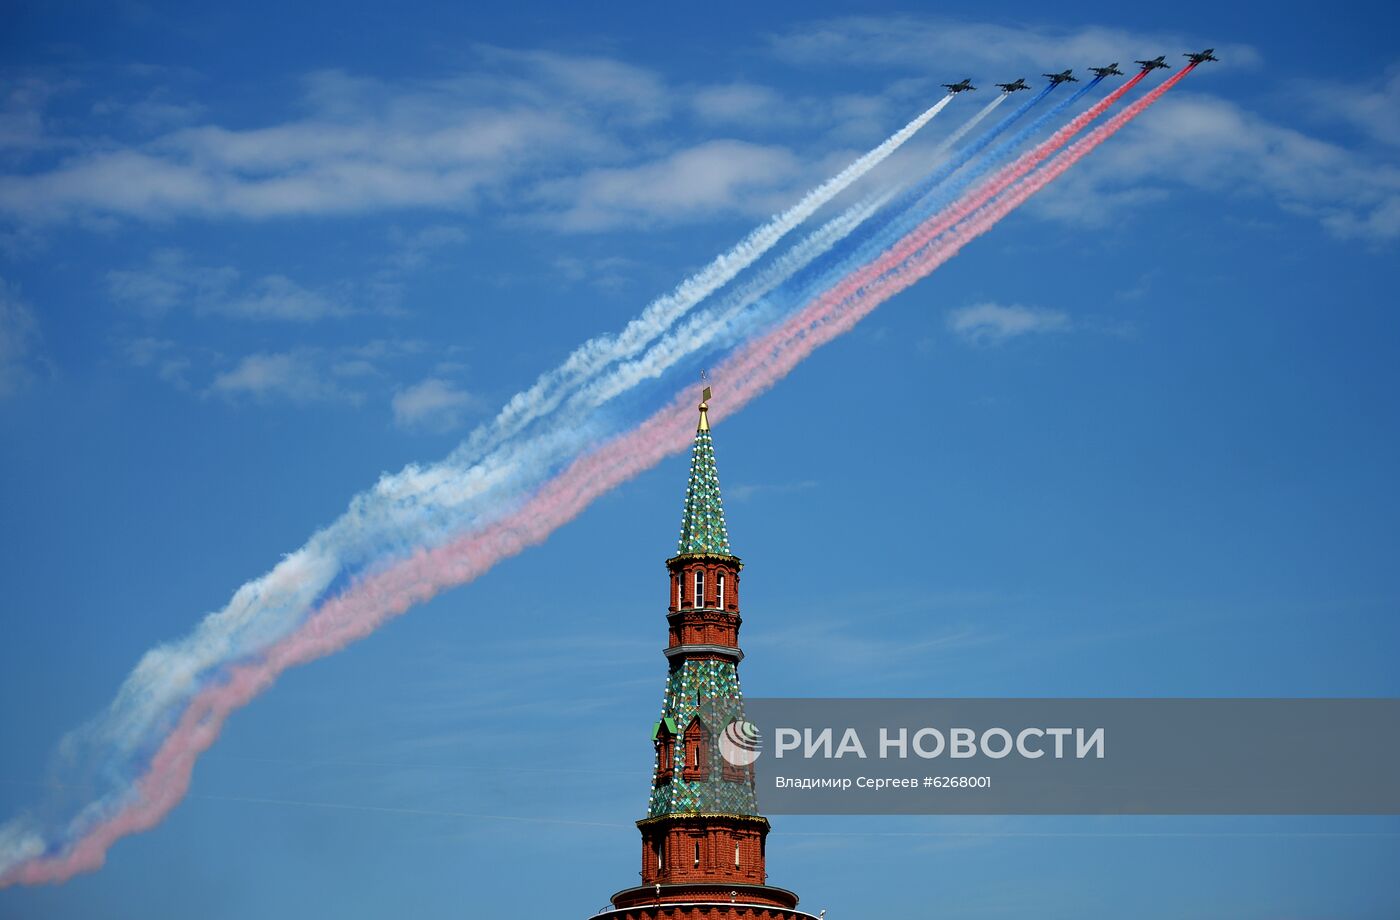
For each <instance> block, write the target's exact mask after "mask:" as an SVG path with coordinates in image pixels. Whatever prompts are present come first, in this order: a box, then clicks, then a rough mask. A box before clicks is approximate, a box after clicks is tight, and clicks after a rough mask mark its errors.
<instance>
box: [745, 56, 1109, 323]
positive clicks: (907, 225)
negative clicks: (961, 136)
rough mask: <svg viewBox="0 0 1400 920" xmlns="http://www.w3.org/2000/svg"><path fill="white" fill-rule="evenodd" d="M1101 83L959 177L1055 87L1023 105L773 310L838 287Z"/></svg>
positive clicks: (815, 267) (784, 292) (799, 279)
mask: <svg viewBox="0 0 1400 920" xmlns="http://www.w3.org/2000/svg"><path fill="white" fill-rule="evenodd" d="M1102 80H1103V78H1102V77H1095V78H1094V79H1092V80H1090V81H1089V82H1088V83H1086V84H1084V86H1082V87H1080V88H1079V89H1078V90H1077V91H1075V92H1074V93H1073V94H1071V95H1070V96H1068V97H1066V98H1064V99H1062V100H1060V101H1059V102H1057V103H1056V104H1055V105H1054V107H1053V108H1051V109H1049V110H1048V111H1046V112H1045V113H1044V114H1042V115H1041V116H1040V117H1039V118H1037V119H1036V120H1035V121H1033V122H1031V123H1030V124H1028V125H1026V126H1025V127H1024V128H1022V129H1021V130H1020V131H1017V132H1016V133H1015V134H1013V135H1012V136H1011V137H1008V138H1007V139H1006V140H1004V141H1002V142H1001V143H999V144H997V145H996V146H995V147H992V149H991V151H990V152H988V153H987V154H986V155H985V156H983V157H981V158H980V159H976V161H975V162H973V163H972V166H971V168H969V169H967V170H966V171H964V172H962V173H960V174H957V175H956V176H955V173H958V171H959V170H960V169H961V168H962V167H963V166H965V165H967V164H968V163H969V162H971V161H973V160H974V158H976V157H977V155H978V154H979V153H982V152H983V151H985V150H986V149H987V147H988V146H990V145H991V142H992V141H994V140H995V139H996V138H997V137H998V136H999V135H1000V134H1001V133H1002V132H1004V131H1005V130H1006V129H1007V128H1008V127H1010V126H1011V125H1012V124H1013V123H1014V122H1015V121H1016V120H1017V119H1018V118H1020V117H1021V116H1022V115H1024V114H1025V113H1026V112H1027V111H1029V110H1030V108H1031V107H1032V106H1034V105H1035V104H1036V103H1037V102H1039V101H1040V100H1041V99H1044V98H1045V97H1046V96H1047V95H1049V93H1050V91H1051V90H1053V89H1054V88H1055V87H1054V84H1051V85H1049V86H1046V87H1045V88H1044V89H1042V90H1041V91H1040V93H1039V94H1037V95H1035V96H1033V97H1031V98H1030V99H1028V100H1026V101H1025V102H1024V103H1022V104H1021V107H1020V108H1018V109H1017V110H1016V111H1014V112H1012V113H1011V114H1009V115H1007V116H1006V117H1005V118H1003V119H1002V120H1001V121H999V122H997V123H996V124H995V125H993V126H992V127H991V128H989V129H988V130H987V131H986V133H984V134H982V135H981V136H979V137H978V138H977V140H975V141H973V142H972V143H971V144H968V145H967V147H965V148H963V149H961V150H959V151H958V153H957V155H956V156H954V157H953V158H952V159H950V160H949V161H948V162H946V163H944V164H943V165H942V166H940V167H939V168H938V169H935V170H934V171H933V172H931V173H929V174H928V175H927V176H926V177H924V179H923V180H921V181H920V182H919V183H918V184H917V185H915V186H913V187H912V188H910V189H909V190H908V191H907V192H906V193H905V194H903V195H901V196H900V197H899V198H897V199H896V200H895V201H892V202H891V203H890V204H889V205H887V206H886V207H885V208H884V209H883V210H882V211H881V213H880V214H877V215H876V216H875V217H874V218H872V219H871V221H869V222H868V224H867V225H866V228H865V229H864V230H863V231H862V232H860V233H858V234H852V235H851V236H850V237H847V238H846V240H845V241H844V243H843V245H841V246H840V247H838V248H835V249H833V250H832V251H831V252H830V253H828V254H827V255H826V256H825V257H823V258H822V259H819V260H817V261H815V262H813V263H812V264H811V265H810V266H808V268H807V270H806V271H804V272H802V273H800V274H799V275H797V276H796V277H794V278H793V279H792V281H791V282H790V283H788V284H785V285H783V287H782V288H780V289H779V290H778V291H775V292H774V293H773V295H772V297H771V298H770V300H771V301H773V303H772V304H771V306H773V307H779V308H780V309H781V308H782V307H784V306H785V305H788V304H791V303H794V302H801V301H804V300H807V299H808V298H810V297H812V296H814V295H815V294H816V293H818V292H820V291H824V290H826V289H827V288H829V287H830V286H831V285H832V284H835V283H836V281H837V280H838V279H839V278H841V277H844V276H845V275H846V274H848V273H849V272H850V270H851V267H852V266H853V265H861V264H864V263H866V262H869V261H870V260H871V259H873V258H874V257H875V256H876V255H878V254H879V253H881V252H883V251H884V250H886V249H888V248H889V247H890V246H891V245H893V244H894V242H895V241H896V240H898V239H900V238H901V237H903V236H904V235H905V234H907V233H908V232H909V231H910V230H912V229H913V228H914V227H916V226H918V225H919V224H920V223H922V222H923V221H925V220H927V219H928V218H929V217H931V216H932V215H934V214H936V213H937V212H938V211H940V210H942V209H943V208H945V207H947V206H948V205H949V204H951V203H952V202H954V201H956V200H957V199H958V197H959V196H960V195H962V193H963V192H964V191H966V190H967V188H968V187H969V186H970V185H972V184H973V183H974V182H976V181H977V180H978V179H980V178H982V177H983V176H985V175H987V173H989V172H991V171H992V170H993V169H996V168H997V167H999V166H1001V165H1002V164H1003V163H1005V162H1006V161H1007V160H1009V159H1010V158H1011V156H1012V155H1013V154H1015V152H1016V151H1017V150H1019V149H1020V148H1021V146H1022V145H1024V144H1025V143H1026V141H1028V140H1030V139H1031V138H1032V137H1034V136H1035V135H1036V134H1038V133H1039V132H1040V131H1041V130H1043V129H1044V128H1045V126H1046V125H1047V124H1049V123H1050V122H1051V121H1053V120H1055V119H1056V118H1058V117H1059V116H1060V114H1061V113H1063V112H1064V111H1065V110H1066V109H1068V108H1069V107H1070V106H1072V105H1074V104H1075V103H1076V102H1078V101H1079V100H1080V99H1082V98H1084V96H1085V95H1086V94H1088V93H1089V92H1090V91H1091V90H1093V89H1094V88H1095V87H1096V86H1098V85H1099V83H1100V82H1101V81H1102Z"/></svg>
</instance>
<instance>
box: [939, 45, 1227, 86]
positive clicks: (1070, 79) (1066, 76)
mask: <svg viewBox="0 0 1400 920" xmlns="http://www.w3.org/2000/svg"><path fill="white" fill-rule="evenodd" d="M1184 57H1186V58H1187V59H1188V60H1189V61H1190V62H1191V63H1192V64H1204V63H1205V62H1206V61H1218V60H1220V58H1218V57H1216V56H1215V49H1214V48H1207V49H1206V50H1204V51H1188V52H1186V54H1185V55H1184ZM1137 63H1138V64H1140V65H1141V66H1142V70H1143V72H1144V73H1150V72H1151V71H1154V70H1158V69H1162V70H1165V69H1167V68H1169V67H1171V66H1172V65H1170V64H1168V63H1167V56H1166V55H1165V54H1159V55H1157V56H1156V57H1155V58H1151V59H1149V60H1146V61H1138V62H1137ZM1089 72H1090V73H1092V74H1093V75H1094V76H1095V77H1098V78H1099V79H1103V78H1104V77H1121V76H1123V71H1121V70H1119V69H1118V62H1117V61H1114V62H1113V63H1112V64H1109V65H1108V66H1107V67H1090V68H1089ZM1044 76H1047V77H1049V78H1050V85H1051V86H1059V85H1060V84H1061V83H1078V82H1079V78H1078V77H1076V76H1075V75H1074V71H1073V70H1062V71H1060V72H1059V73H1047V74H1045V75H1044ZM943 87H944V89H946V90H948V92H950V93H953V94H957V93H965V92H967V91H968V90H970V89H976V88H977V87H975V86H973V85H972V78H971V77H969V78H967V79H966V80H961V81H959V82H957V83H944V84H943ZM997 89H1000V90H1001V91H1002V92H1003V93H1016V92H1020V91H1021V90H1023V89H1030V86H1029V85H1027V83H1026V80H1025V78H1024V77H1021V78H1018V79H1016V80H1014V81H1012V82H1010V83H998V84H997Z"/></svg>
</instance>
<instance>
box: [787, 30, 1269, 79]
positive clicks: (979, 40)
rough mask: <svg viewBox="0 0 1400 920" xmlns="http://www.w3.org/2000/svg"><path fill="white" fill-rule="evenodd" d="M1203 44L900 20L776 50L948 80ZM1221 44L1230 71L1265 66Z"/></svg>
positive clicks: (790, 39) (1243, 50)
mask: <svg viewBox="0 0 1400 920" xmlns="http://www.w3.org/2000/svg"><path fill="white" fill-rule="evenodd" d="M1203 40H1204V39H1203V37H1202V36H1193V35H1190V34H1186V33H1181V32H1164V31H1157V32H1139V31H1131V30H1128V29H1120V28H1111V27H1106V26H1089V27H1081V28H1065V27H1063V26H1054V25H1044V24H1042V25H1003V24H1000V23H989V22H973V21H969V20H964V19H956V18H952V17H947V16H915V15H894V16H844V17H838V18H834V19H827V20H821V21H817V22H814V23H807V24H802V25H797V26H795V27H793V28H791V29H789V30H786V31H784V32H781V33H779V34H777V35H775V36H773V37H772V39H771V42H772V46H773V49H774V51H775V52H776V53H777V54H778V55H779V56H780V57H782V58H784V59H786V60H789V61H793V62H796V63H803V64H821V65H829V64H831V63H832V62H841V63H844V64H847V65H850V66H861V67H871V66H874V67H903V68H909V69H912V70H916V71H918V72H925V71H934V72H937V73H940V74H943V75H944V76H947V74H946V70H947V69H948V68H949V67H958V66H966V67H976V68H985V67H996V68H1000V69H1007V68H1010V69H1011V70H1015V69H1017V68H1049V67H1052V66H1056V65H1058V66H1057V67H1056V69H1062V68H1064V67H1069V66H1078V67H1085V66H1089V65H1090V64H1107V63H1108V62H1109V61H1127V60H1131V59H1132V58H1140V57H1144V56H1155V55H1158V54H1162V53H1164V52H1176V51H1180V50H1182V49H1185V48H1187V47H1193V46H1198V45H1197V43H1199V42H1201V41H1203ZM1214 44H1215V45H1216V46H1217V49H1218V51H1219V53H1220V56H1221V58H1222V59H1223V60H1224V61H1225V62H1227V63H1228V66H1234V67H1252V66H1256V65H1257V64H1258V63H1259V61H1260V55H1259V53H1258V51H1256V50H1255V49H1254V48H1252V47H1250V46H1249V45H1244V44H1227V43H1223V42H1220V41H1214ZM1221 66H1226V64H1222V65H1221ZM998 72H999V71H998ZM1006 76H1007V77H1011V76H1014V74H1010V73H1008V74H1006Z"/></svg>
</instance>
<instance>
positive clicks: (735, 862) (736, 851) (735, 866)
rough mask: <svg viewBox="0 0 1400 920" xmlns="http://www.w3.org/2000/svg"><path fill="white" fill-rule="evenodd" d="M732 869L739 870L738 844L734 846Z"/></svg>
mask: <svg viewBox="0 0 1400 920" xmlns="http://www.w3.org/2000/svg"><path fill="white" fill-rule="evenodd" d="M734 868H736V869H737V868H739V844H737V843H736V844H734Z"/></svg>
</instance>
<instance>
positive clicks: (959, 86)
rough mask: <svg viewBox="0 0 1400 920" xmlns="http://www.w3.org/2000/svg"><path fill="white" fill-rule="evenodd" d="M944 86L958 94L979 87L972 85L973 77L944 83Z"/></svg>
mask: <svg viewBox="0 0 1400 920" xmlns="http://www.w3.org/2000/svg"><path fill="white" fill-rule="evenodd" d="M943 88H944V89H946V90H947V91H948V92H950V93H953V94H955V95H956V94H957V93H965V92H967V91H968V90H970V89H976V88H977V87H975V86H973V85H972V78H971V77H968V78H967V79H966V80H963V81H961V82H958V83H944V84H943Z"/></svg>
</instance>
